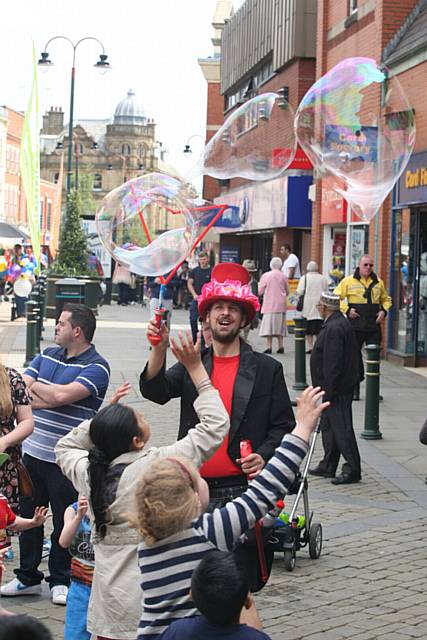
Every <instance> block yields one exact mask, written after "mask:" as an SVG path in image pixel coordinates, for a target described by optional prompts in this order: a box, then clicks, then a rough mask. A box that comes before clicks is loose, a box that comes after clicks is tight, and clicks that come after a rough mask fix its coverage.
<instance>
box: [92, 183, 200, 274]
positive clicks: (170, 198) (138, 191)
mask: <svg viewBox="0 0 427 640" xmlns="http://www.w3.org/2000/svg"><path fill="white" fill-rule="evenodd" d="M187 197H188V193H187V189H186V187H185V185H183V184H182V183H181V182H180V181H179V180H176V179H175V178H172V177H170V176H167V175H164V174H160V173H151V174H147V175H144V176H141V177H138V178H134V179H133V180H129V181H128V182H126V183H125V184H123V185H121V186H120V187H117V188H116V189H114V190H113V191H111V192H110V193H109V194H108V195H107V196H106V197H105V198H104V200H103V201H102V204H101V208H100V209H99V211H98V213H97V216H96V221H97V228H98V235H99V237H100V239H101V241H102V243H103V244H104V246H105V248H106V249H107V250H108V251H109V253H110V254H111V255H112V257H113V258H114V260H116V261H117V262H120V263H121V264H123V265H125V266H127V267H129V269H130V271H132V272H133V273H136V274H138V275H143V276H162V275H165V274H167V273H169V272H172V271H173V270H174V269H175V268H176V267H177V266H178V265H179V264H180V262H182V261H183V260H185V258H186V257H187V256H188V255H189V253H190V252H191V250H192V247H193V245H194V241H195V239H196V234H197V229H198V224H197V221H196V220H195V219H194V217H193V215H192V213H191V211H190V205H189V203H188V199H187ZM169 214H175V216H176V220H177V223H176V225H174V228H172V229H169V230H165V229H166V226H167V220H168V219H169V220H170V219H171V218H170V215H169ZM175 227H176V228H175Z"/></svg>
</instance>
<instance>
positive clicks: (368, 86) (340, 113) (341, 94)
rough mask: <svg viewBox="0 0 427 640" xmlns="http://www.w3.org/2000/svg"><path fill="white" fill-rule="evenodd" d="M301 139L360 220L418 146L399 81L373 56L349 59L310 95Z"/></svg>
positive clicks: (298, 125) (301, 110) (300, 114)
mask: <svg viewBox="0 0 427 640" xmlns="http://www.w3.org/2000/svg"><path fill="white" fill-rule="evenodd" d="M295 130H296V134H297V138H298V141H299V143H300V145H301V146H302V148H303V149H304V151H305V152H306V154H307V155H308V157H309V158H310V160H311V162H312V163H313V166H314V167H315V168H316V169H317V170H318V171H319V172H320V174H321V175H324V176H325V175H328V176H329V177H330V180H329V182H330V184H331V186H332V187H333V188H334V189H335V190H336V191H337V192H338V193H339V194H340V195H341V196H342V197H343V198H345V199H346V200H347V202H348V204H349V205H350V206H351V208H352V210H353V211H354V212H355V213H356V214H357V215H358V216H359V218H361V219H362V220H365V221H368V220H370V219H371V218H372V217H373V216H374V215H375V214H376V212H377V211H378V209H379V207H380V206H381V204H382V203H383V201H384V199H385V198H386V197H387V195H388V194H389V193H390V191H391V190H392V189H393V186H394V185H395V183H396V181H397V180H398V178H399V176H400V175H401V173H402V171H403V170H404V168H405V166H406V164H407V162H408V160H409V157H410V155H411V153H412V150H413V148H414V144H415V119H414V113H413V110H412V109H411V107H410V105H409V103H408V100H407V98H406V96H405V93H404V91H403V89H402V87H401V85H400V83H399V81H398V80H397V78H396V77H393V76H392V75H391V72H390V71H389V70H387V69H386V68H385V67H382V66H379V65H377V63H376V62H375V60H372V59H370V58H348V59H346V60H343V61H342V62H340V63H339V64H337V65H336V66H335V67H334V68H333V69H331V70H330V71H328V73H326V74H325V75H324V76H322V78H320V79H319V80H318V81H317V82H316V83H315V84H314V85H313V86H312V87H311V89H309V91H308V92H307V93H306V95H305V96H304V98H303V99H302V101H301V104H300V105H299V107H298V110H297V113H296V116H295Z"/></svg>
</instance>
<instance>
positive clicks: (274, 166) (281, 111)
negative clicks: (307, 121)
mask: <svg viewBox="0 0 427 640" xmlns="http://www.w3.org/2000/svg"><path fill="white" fill-rule="evenodd" d="M295 151H296V139H295V131H294V113H293V111H292V109H291V107H290V105H289V104H288V102H287V101H286V100H285V99H284V98H283V97H282V96H279V95H278V94H277V93H263V94H262V95H259V96H256V97H255V98H252V100H248V101H247V102H245V103H244V104H243V105H242V106H241V107H239V109H237V110H236V111H234V112H233V113H232V114H231V115H230V117H229V118H227V120H226V121H225V123H224V124H223V125H222V127H221V129H219V131H217V133H216V134H215V135H214V137H213V138H212V139H211V140H210V141H209V143H208V144H207V146H206V149H205V151H204V153H203V155H202V157H201V159H200V161H199V165H198V169H197V170H196V171H195V172H194V174H195V173H197V172H198V173H202V174H206V175H209V176H212V177H213V178H218V179H220V180H226V179H229V178H236V177H241V178H247V179H248V180H271V179H272V178H276V177H277V176H279V175H280V174H282V173H283V171H285V169H286V168H287V167H288V166H289V164H290V163H291V161H292V159H293V158H294V156H295Z"/></svg>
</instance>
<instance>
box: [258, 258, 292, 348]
mask: <svg viewBox="0 0 427 640" xmlns="http://www.w3.org/2000/svg"><path fill="white" fill-rule="evenodd" d="M281 268H282V261H281V259H280V258H272V259H271V262H270V269H271V271H267V272H266V273H263V275H262V276H261V280H260V281H259V285H258V293H259V295H260V296H261V295H262V296H264V297H263V303H262V308H261V313H262V314H263V316H262V322H261V326H260V328H259V335H260V336H261V337H263V338H267V349H266V350H265V351H264V353H271V350H272V346H273V338H277V343H278V349H277V353H284V352H285V351H284V349H283V336H285V335H286V298H287V295H288V294H289V284H288V279H287V277H286V276H285V274H284V273H283V272H282V271H281Z"/></svg>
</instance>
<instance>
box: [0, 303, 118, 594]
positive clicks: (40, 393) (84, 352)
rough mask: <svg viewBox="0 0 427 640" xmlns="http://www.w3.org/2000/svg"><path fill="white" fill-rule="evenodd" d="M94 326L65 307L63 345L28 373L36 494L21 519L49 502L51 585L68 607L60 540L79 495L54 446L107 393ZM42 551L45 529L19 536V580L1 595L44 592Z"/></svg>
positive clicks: (28, 447)
mask: <svg viewBox="0 0 427 640" xmlns="http://www.w3.org/2000/svg"><path fill="white" fill-rule="evenodd" d="M95 328H96V319H95V316H94V314H93V312H92V311H91V310H90V309H89V308H88V307H86V306H84V305H81V304H67V305H65V306H64V310H63V312H62V313H61V315H60V317H59V320H58V323H57V325H56V329H55V342H56V344H57V345H58V347H49V348H48V349H45V351H43V353H41V354H40V355H38V356H36V357H35V358H34V360H33V361H32V362H31V364H30V366H29V367H28V368H27V370H26V371H25V373H24V379H25V382H26V383H27V385H28V387H30V392H31V395H32V397H33V401H32V408H33V414H34V423H35V427H34V432H33V433H32V435H31V436H30V437H28V438H27V439H26V440H25V441H24V443H23V445H22V449H23V452H24V457H23V462H24V464H25V466H26V467H27V469H28V471H29V473H30V475H31V479H32V481H33V484H34V495H33V497H32V498H31V499H28V498H26V499H23V500H22V501H21V503H22V504H21V515H22V516H23V517H24V518H26V517H28V514H33V512H34V506H35V505H43V506H48V505H49V504H50V507H51V510H52V514H53V532H52V536H51V540H52V547H51V551H50V554H49V572H50V576H49V577H48V578H47V581H48V582H49V586H50V589H51V597H52V602H53V603H54V604H61V605H65V603H66V598H67V592H68V585H69V582H70V561H71V556H70V554H69V553H68V550H67V549H62V547H60V546H59V544H58V539H59V535H60V533H61V530H62V527H63V523H64V511H65V509H66V508H67V507H68V506H69V505H70V504H72V503H73V502H75V500H76V499H77V495H76V491H75V489H74V487H73V485H72V484H71V483H70V482H69V481H68V480H67V479H66V478H65V476H63V475H62V473H61V471H60V469H59V467H58V466H57V464H56V462H55V454H54V448H55V445H56V443H57V442H58V440H59V439H60V438H62V436H64V435H65V434H67V433H68V432H69V431H70V430H71V429H73V428H74V427H76V426H77V425H78V424H80V422H82V421H83V420H87V419H90V418H92V417H93V416H94V415H95V414H96V412H97V411H98V409H99V407H100V406H101V404H102V401H103V399H104V396H105V393H106V391H107V388H108V382H109V377H110V368H109V366H108V363H107V362H106V360H104V358H103V357H102V356H100V355H99V353H97V351H96V350H95V347H94V346H93V344H91V341H92V337H93V334H94V333H95ZM30 517H31V515H30ZM27 534H28V535H27ZM42 547H43V527H38V528H36V529H31V530H30V531H26V532H24V533H23V534H22V535H21V536H20V538H19V548H20V566H19V569H15V574H16V576H17V577H16V578H14V579H13V580H12V581H11V582H9V583H8V584H5V585H4V586H3V587H2V588H1V595H2V596H20V595H25V594H28V595H34V594H38V593H41V584H40V583H41V581H42V580H43V577H44V576H43V573H42V572H41V571H39V569H38V567H39V564H40V561H41V557H42Z"/></svg>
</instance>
